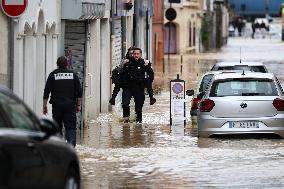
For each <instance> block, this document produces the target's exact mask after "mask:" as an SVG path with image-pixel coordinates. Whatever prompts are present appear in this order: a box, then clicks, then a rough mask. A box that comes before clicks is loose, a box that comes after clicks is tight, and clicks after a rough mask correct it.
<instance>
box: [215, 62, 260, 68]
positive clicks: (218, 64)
mask: <svg viewBox="0 0 284 189" xmlns="http://www.w3.org/2000/svg"><path fill="white" fill-rule="evenodd" d="M236 65H245V66H264V64H263V63H262V62H242V63H240V62H217V63H216V64H215V66H219V67H222V66H224V67H225V66H236Z"/></svg>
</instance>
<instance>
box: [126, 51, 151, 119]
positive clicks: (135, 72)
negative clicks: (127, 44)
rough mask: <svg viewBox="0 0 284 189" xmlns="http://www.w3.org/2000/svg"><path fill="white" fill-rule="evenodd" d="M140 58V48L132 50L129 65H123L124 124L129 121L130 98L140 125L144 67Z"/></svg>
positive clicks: (143, 96)
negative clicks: (132, 100) (132, 99)
mask: <svg viewBox="0 0 284 189" xmlns="http://www.w3.org/2000/svg"><path fill="white" fill-rule="evenodd" d="M141 56H142V50H141V49H140V48H134V50H133V58H131V59H130V60H129V63H127V64H124V67H123V80H124V81H125V83H126V84H125V86H124V87H123V92H122V107H123V118H124V122H128V121H129V115H130V107H129V104H130V100H131V98H132V97H134V102H135V113H136V122H137V123H142V108H143V104H144V100H145V94H144V87H145V79H146V78H145V75H146V66H145V62H144V60H143V59H142V58H141Z"/></svg>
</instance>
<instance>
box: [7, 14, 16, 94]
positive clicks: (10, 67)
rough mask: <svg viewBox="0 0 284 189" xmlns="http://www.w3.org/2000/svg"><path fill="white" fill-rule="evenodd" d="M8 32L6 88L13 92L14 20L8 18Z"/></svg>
mask: <svg viewBox="0 0 284 189" xmlns="http://www.w3.org/2000/svg"><path fill="white" fill-rule="evenodd" d="M9 30H10V32H8V40H9V47H10V48H8V57H9V58H8V59H9V62H10V64H8V74H9V75H8V79H9V81H8V87H9V88H10V89H11V90H13V88H14V85H13V82H14V62H15V60H14V54H15V52H14V40H15V39H14V35H15V27H14V19H13V18H9Z"/></svg>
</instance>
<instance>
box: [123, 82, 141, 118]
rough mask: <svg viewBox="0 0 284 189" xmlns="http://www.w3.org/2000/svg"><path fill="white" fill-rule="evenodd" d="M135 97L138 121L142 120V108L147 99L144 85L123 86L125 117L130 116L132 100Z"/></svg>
mask: <svg viewBox="0 0 284 189" xmlns="http://www.w3.org/2000/svg"><path fill="white" fill-rule="evenodd" d="M132 97H134V103H135V113H136V121H139V122H142V108H143V104H144V100H145V94H144V86H143V85H137V86H132V87H128V88H123V92H122V108H123V117H129V116H130V107H129V104H130V100H131V98H132Z"/></svg>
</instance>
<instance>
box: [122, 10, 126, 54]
mask: <svg viewBox="0 0 284 189" xmlns="http://www.w3.org/2000/svg"><path fill="white" fill-rule="evenodd" d="M121 28H122V31H121V35H122V36H121V37H122V54H121V59H123V58H124V56H125V54H126V16H122V17H121Z"/></svg>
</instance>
